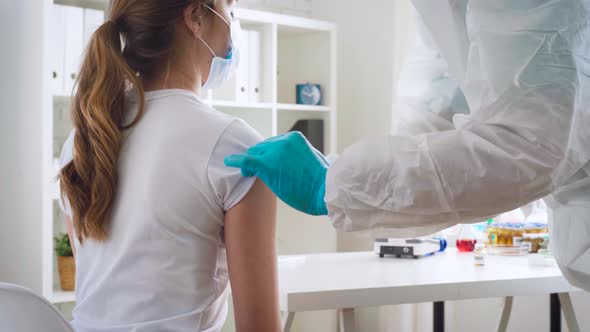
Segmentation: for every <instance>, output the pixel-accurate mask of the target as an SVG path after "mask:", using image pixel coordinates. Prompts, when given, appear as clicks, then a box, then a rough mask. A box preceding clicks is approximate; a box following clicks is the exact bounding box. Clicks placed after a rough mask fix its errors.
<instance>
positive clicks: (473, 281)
mask: <svg viewBox="0 0 590 332" xmlns="http://www.w3.org/2000/svg"><path fill="white" fill-rule="evenodd" d="M574 291H579V289H577V288H575V287H573V286H571V285H570V284H569V283H568V282H567V280H566V279H565V278H564V277H563V275H562V274H561V272H560V270H559V268H558V267H557V265H552V266H548V267H538V266H529V263H528V255H525V256H512V257H508V256H492V255H488V256H486V266H484V267H476V266H474V264H473V254H472V253H458V252H457V251H456V250H455V249H453V248H450V249H447V251H446V252H444V253H438V254H436V255H435V256H430V257H425V258H420V259H407V258H406V259H400V258H392V257H385V258H379V256H378V255H376V254H375V253H373V252H356V253H332V254H312V255H293V256H281V257H280V258H279V295H280V306H281V311H282V312H283V313H284V314H283V328H284V331H289V329H290V327H291V324H292V322H293V317H294V314H295V313H296V312H301V311H312V310H329V309H336V310H339V319H340V328H341V330H342V331H347V332H350V331H353V330H354V309H355V308H360V307H373V306H383V305H391V304H405V303H422V302H438V301H445V300H466V299H476V298H490V297H505V304H504V308H503V310H502V312H501V314H500V319H499V324H498V330H499V331H503V330H505V329H506V324H507V323H508V319H509V316H510V310H511V307H512V297H513V296H522V295H539V294H559V299H560V300H561V305H562V307H563V310H564V313H565V318H566V321H567V323H568V326H569V327H570V331H575V330H576V329H577V322H576V320H575V315H574V314H573V309H572V306H571V301H570V299H569V295H568V294H567V293H568V292H574ZM439 303H440V302H439Z"/></svg>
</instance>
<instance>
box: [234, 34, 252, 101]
mask: <svg viewBox="0 0 590 332" xmlns="http://www.w3.org/2000/svg"><path fill="white" fill-rule="evenodd" d="M249 35H250V33H249V31H248V30H242V34H241V36H240V64H239V65H238V68H237V71H236V87H235V96H236V97H235V98H236V101H237V102H240V103H247V102H248V101H249V98H248V96H249V90H250V85H249V82H248V77H249V75H250V68H249V67H250V63H249V62H250V60H249V58H250V54H249V50H248V49H249V45H248V39H249Z"/></svg>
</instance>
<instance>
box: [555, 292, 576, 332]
mask: <svg viewBox="0 0 590 332" xmlns="http://www.w3.org/2000/svg"><path fill="white" fill-rule="evenodd" d="M558 296H559V303H560V304H561V309H562V310H563V315H564V317H565V322H566V323H567V328H568V329H569V330H570V332H580V326H579V325H578V320H577V319H576V313H575V312H574V306H573V304H572V299H571V298H570V295H569V293H559V295H558Z"/></svg>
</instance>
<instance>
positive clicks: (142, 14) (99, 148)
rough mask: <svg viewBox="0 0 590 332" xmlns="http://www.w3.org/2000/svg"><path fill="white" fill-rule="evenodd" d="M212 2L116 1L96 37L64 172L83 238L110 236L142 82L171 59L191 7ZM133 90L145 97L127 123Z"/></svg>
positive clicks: (65, 195) (76, 103)
mask: <svg viewBox="0 0 590 332" xmlns="http://www.w3.org/2000/svg"><path fill="white" fill-rule="evenodd" d="M206 2H211V1H210V0H209V1H206V0H166V1H161V0H142V1H136V0H113V1H112V4H111V12H110V15H109V16H110V19H109V20H108V21H107V22H105V23H104V24H103V25H102V26H101V27H100V28H98V30H97V31H96V32H95V33H94V35H93V36H92V38H91V41H90V43H89V46H88V48H87V50H86V54H85V56H84V59H83V62H82V66H81V68H80V73H79V76H78V82H77V91H76V94H75V97H74V99H73V105H72V111H71V116H72V121H73V125H74V129H75V134H74V151H73V160H72V161H71V162H70V163H68V164H67V165H65V166H64V167H63V169H62V170H61V172H60V175H59V181H60V185H61V188H62V199H67V201H68V202H69V204H70V206H71V210H72V217H73V223H74V228H75V230H76V233H77V236H78V239H79V240H80V242H82V241H83V239H85V238H92V239H96V240H105V239H106V238H107V236H108V229H109V223H110V217H111V212H112V205H113V201H114V198H115V196H116V194H117V192H116V191H117V182H118V176H117V161H118V157H119V152H120V150H121V145H122V141H123V130H125V129H128V128H130V127H132V126H134V125H135V124H136V123H137V122H138V121H139V120H140V119H141V117H142V115H143V113H144V89H143V83H142V79H143V78H146V77H150V75H153V74H154V73H155V71H156V70H157V68H158V66H159V65H161V64H162V63H163V62H164V61H165V60H166V59H167V58H168V55H169V53H170V49H171V48H172V41H173V39H174V38H173V34H174V29H175V23H176V22H177V21H178V20H180V19H182V17H183V10H184V9H185V8H186V7H187V6H189V5H191V4H197V5H198V4H200V3H206ZM122 39H123V40H124V42H125V47H124V49H122ZM131 90H135V92H136V94H137V96H138V102H139V112H138V113H137V115H136V116H135V118H134V119H133V121H131V122H130V123H129V124H124V123H123V121H124V118H125V105H126V96H127V94H128V92H129V91H131Z"/></svg>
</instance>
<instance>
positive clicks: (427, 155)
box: [325, 0, 590, 291]
mask: <svg viewBox="0 0 590 332" xmlns="http://www.w3.org/2000/svg"><path fill="white" fill-rule="evenodd" d="M413 3H414V6H415V7H416V9H417V10H418V12H419V14H420V16H421V18H422V20H423V22H424V23H425V25H426V28H427V30H428V32H430V36H431V37H432V39H431V40H430V38H429V36H426V37H425V38H423V39H422V40H421V42H420V43H419V46H418V48H417V50H416V51H415V52H414V55H419V56H418V57H415V58H414V60H413V61H411V62H410V63H409V64H408V66H407V67H406V68H405V70H404V72H403V73H402V78H401V79H402V80H403V81H402V82H401V83H400V87H403V88H402V89H401V91H400V98H399V99H398V105H397V106H398V108H401V109H400V110H398V111H401V112H402V113H403V114H410V115H411V117H410V118H408V117H407V116H405V117H403V120H402V121H401V127H403V128H404V130H405V133H403V134H401V133H398V134H395V135H391V136H387V137H381V138H371V139H367V140H365V141H362V142H360V143H358V144H356V145H354V146H352V147H351V148H349V149H348V150H346V151H345V152H344V153H343V154H342V156H341V157H340V158H339V159H338V160H337V161H336V162H335V163H334V164H333V165H332V167H331V168H330V169H329V171H328V175H327V181H326V196H325V200H326V203H327V206H328V210H329V214H330V216H331V218H332V220H333V222H334V226H335V227H336V228H338V229H341V230H344V231H369V232H372V233H374V235H375V236H391V237H410V236H418V235H426V234H431V233H434V232H436V231H438V230H441V229H444V228H447V227H449V226H451V225H454V224H456V223H466V222H477V221H482V220H485V219H486V218H488V217H491V216H494V215H497V214H499V213H502V212H505V211H508V210H512V209H515V208H517V207H519V206H522V205H524V204H527V203H529V202H531V201H533V200H536V199H539V198H542V197H545V201H546V203H547V205H548V207H549V209H550V229H551V249H552V252H553V254H554V256H555V257H556V259H557V261H558V263H559V266H560V267H561V270H562V271H563V273H564V275H565V276H566V277H567V278H568V280H570V282H571V283H572V284H573V285H575V286H578V287H581V288H584V289H586V290H589V291H590V177H589V175H590V162H589V161H590V0H561V1H560V0H512V1H490V0H469V1H467V0H437V1H432V0H413ZM445 60H446V61H445ZM453 82H456V83H453ZM463 96H464V98H463ZM459 113H465V114H459ZM408 119H409V120H408ZM449 120H450V121H452V122H450V121H449Z"/></svg>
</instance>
